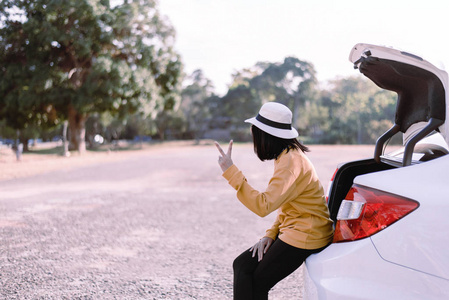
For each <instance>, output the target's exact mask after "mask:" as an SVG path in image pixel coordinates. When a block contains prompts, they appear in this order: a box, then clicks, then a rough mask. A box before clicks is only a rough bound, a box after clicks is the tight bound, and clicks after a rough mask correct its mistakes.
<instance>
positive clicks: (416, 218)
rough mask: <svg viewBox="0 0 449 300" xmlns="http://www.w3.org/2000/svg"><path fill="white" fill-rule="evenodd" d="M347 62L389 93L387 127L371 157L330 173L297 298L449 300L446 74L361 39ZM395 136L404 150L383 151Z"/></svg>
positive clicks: (404, 54)
mask: <svg viewBox="0 0 449 300" xmlns="http://www.w3.org/2000/svg"><path fill="white" fill-rule="evenodd" d="M350 61H351V62H352V63H353V64H354V67H355V68H357V69H359V70H360V72H361V73H362V74H364V75H365V76H366V77H368V78H369V79H371V80H372V81H373V82H374V83H376V84H377V85H378V86H379V87H381V88H383V89H387V90H391V91H395V92H396V93H397V94H398V103H397V111H396V119H395V125H394V126H393V127H392V128H391V129H390V130H389V131H387V132H386V133H385V134H384V135H382V136H381V137H380V138H379V139H378V141H377V143H376V146H375V148H374V149H373V157H372V158H369V159H366V160H360V161H353V162H349V163H346V164H343V165H342V166H340V167H339V168H338V170H337V171H336V173H335V175H334V178H333V181H332V182H331V185H330V188H329V194H328V204H329V210H330V213H331V218H332V219H333V220H334V225H335V237H334V242H333V243H332V244H331V245H330V246H329V247H327V248H326V249H325V250H323V251H322V252H320V253H318V254H315V255H312V256H310V257H309V258H308V259H307V260H306V268H305V271H304V273H305V290H304V299H342V300H348V299H376V300H379V299H380V300H384V299H407V300H411V299H420V300H422V299H449V232H446V230H447V229H449V217H448V216H447V214H448V213H449V155H446V154H448V144H449V143H448V138H449V136H448V134H449V128H448V126H449V122H446V116H447V115H448V107H449V104H448V103H447V99H449V97H448V96H449V92H448V84H449V82H448V75H447V73H446V72H445V71H443V70H440V69H438V68H436V67H435V66H433V65H432V64H430V63H429V62H427V61H426V60H423V59H422V58H420V57H418V56H415V55H412V54H410V53H407V52H402V51H399V50H395V49H392V48H387V47H381V46H375V45H369V44H357V45H356V46H354V48H353V49H352V51H351V54H350ZM397 133H398V134H400V133H403V139H404V148H403V149H401V150H399V151H396V152H393V153H390V154H388V155H384V153H383V152H384V146H385V144H386V143H387V141H388V140H389V138H391V137H392V136H393V135H395V134H397Z"/></svg>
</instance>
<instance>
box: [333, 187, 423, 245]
mask: <svg viewBox="0 0 449 300" xmlns="http://www.w3.org/2000/svg"><path fill="white" fill-rule="evenodd" d="M418 206H419V203H418V202H416V201H414V200H411V199H407V198H403V197H400V196H397V195H393V194H389V193H386V192H383V191H379V190H375V189H371V188H367V187H364V186H359V185H353V186H352V187H351V189H350V190H349V192H348V194H347V196H346V199H345V200H343V202H342V204H341V205H340V209H339V211H338V215H337V223H336V225H335V235H334V243H338V242H347V241H355V240H359V239H363V238H366V237H369V236H371V235H373V234H375V233H377V232H379V231H381V230H382V229H384V228H386V227H387V226H389V225H391V224H392V223H394V222H396V221H397V220H399V219H401V218H403V217H404V216H406V215H407V214H409V213H411V212H412V211H414V210H415V209H416V208H418Z"/></svg>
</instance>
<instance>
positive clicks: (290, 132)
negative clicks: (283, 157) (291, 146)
mask: <svg viewBox="0 0 449 300" xmlns="http://www.w3.org/2000/svg"><path fill="white" fill-rule="evenodd" d="M245 122H246V123H250V124H253V125H254V126H256V127H257V128H259V129H260V130H262V131H265V132H266V133H268V134H271V135H273V136H276V137H278V138H282V139H294V138H296V137H298V131H296V129H295V128H293V127H292V112H291V110H290V109H289V108H288V107H287V106H285V105H283V104H280V103H277V102H268V103H265V104H264V105H262V107H261V108H260V111H259V114H258V115H257V116H256V117H254V118H251V119H248V120H245Z"/></svg>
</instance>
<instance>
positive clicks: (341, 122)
mask: <svg viewBox="0 0 449 300" xmlns="http://www.w3.org/2000/svg"><path fill="white" fill-rule="evenodd" d="M157 5H158V3H157V1H156V0H139V1H123V3H121V4H120V5H117V6H114V7H111V6H110V3H109V1H107V0H89V1H88V0H68V1H62V0H36V1H21V0H4V1H2V2H1V4H0V22H1V26H0V72H1V78H0V125H1V127H0V128H1V129H0V137H1V138H3V139H12V140H17V139H20V140H21V142H22V143H24V144H25V146H26V145H28V140H29V139H37V138H39V139H43V140H50V139H57V138H59V137H61V136H63V126H62V124H63V123H64V121H68V123H69V126H68V128H69V136H70V142H71V145H72V147H73V149H76V150H78V151H80V152H82V151H83V149H84V147H85V143H87V147H95V146H96V143H97V142H96V139H95V137H96V136H97V135H101V136H102V137H104V138H105V140H106V142H113V141H115V140H118V139H129V140H142V138H145V139H149V138H151V139H161V140H163V139H196V140H199V139H203V138H213V139H218V140H228V139H231V138H232V139H234V140H236V141H249V140H251V137H250V131H249V126H248V124H246V123H244V122H243V121H244V120H245V119H247V118H249V117H252V116H254V115H255V114H257V112H258V110H259V108H260V106H261V105H262V104H263V103H266V102H268V101H277V102H280V103H283V104H285V105H287V106H288V107H289V108H290V109H291V110H292V111H293V123H294V125H295V127H296V128H298V129H299V131H300V134H301V139H302V140H304V141H305V142H307V143H331V144H336V143H340V144H369V143H374V142H375V140H376V139H377V138H378V137H379V136H380V135H381V134H382V133H383V132H385V131H386V130H387V129H388V128H390V127H391V126H392V125H393V120H394V114H395V107H396V95H395V94H393V93H391V92H388V91H384V90H381V89H379V88H377V87H376V86H375V85H374V84H373V83H372V82H370V81H368V80H367V79H365V78H363V77H362V76H357V75H355V76H353V77H349V78H336V79H334V80H332V81H331V82H326V83H319V82H317V79H316V71H315V69H314V67H313V64H312V63H311V62H308V61H304V60H300V59H298V58H296V57H286V58H285V59H284V60H283V61H282V62H258V63H257V64H255V65H254V66H252V67H249V68H246V69H243V70H238V71H236V72H235V73H234V74H232V82H231V84H230V86H229V90H228V92H227V93H226V94H225V95H223V96H221V97H220V96H218V95H216V94H215V93H214V86H213V83H212V82H211V81H210V80H209V79H208V78H206V77H205V76H204V74H203V72H202V71H201V70H196V71H194V72H193V73H192V74H184V73H183V64H182V59H181V56H180V55H179V54H178V53H176V51H174V49H173V46H174V42H175V37H176V36H175V30H174V28H173V27H172V26H171V24H170V22H169V20H167V19H165V18H164V17H163V16H161V15H160V14H159V11H158V6H157ZM181 83H183V86H181Z"/></svg>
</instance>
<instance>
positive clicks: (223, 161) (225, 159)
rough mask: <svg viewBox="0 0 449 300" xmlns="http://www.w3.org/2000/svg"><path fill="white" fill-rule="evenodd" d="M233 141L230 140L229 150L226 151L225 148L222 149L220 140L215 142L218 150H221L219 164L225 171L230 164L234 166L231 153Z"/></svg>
mask: <svg viewBox="0 0 449 300" xmlns="http://www.w3.org/2000/svg"><path fill="white" fill-rule="evenodd" d="M232 143H233V141H232V140H231V141H230V142H229V146H228V151H227V152H226V153H225V152H224V151H223V149H221V147H220V144H219V143H218V142H215V146H216V147H217V149H218V152H220V156H219V157H218V164H219V165H220V167H221V170H222V171H223V172H224V171H226V170H227V169H228V168H229V167H230V166H232V165H233V164H234V163H233V162H232V158H231V154H232Z"/></svg>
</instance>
